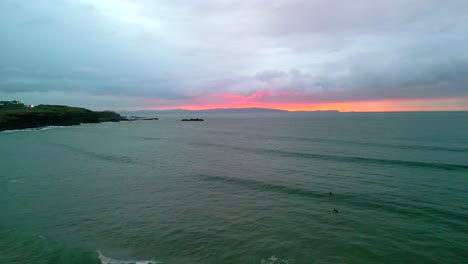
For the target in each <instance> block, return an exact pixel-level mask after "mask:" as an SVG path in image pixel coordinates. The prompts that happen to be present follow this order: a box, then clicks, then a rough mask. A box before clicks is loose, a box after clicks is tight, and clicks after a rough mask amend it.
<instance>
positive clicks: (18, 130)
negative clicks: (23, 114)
mask: <svg viewBox="0 0 468 264" xmlns="http://www.w3.org/2000/svg"><path fill="white" fill-rule="evenodd" d="M70 127H73V126H46V127H36V128H25V129H13V130H5V131H0V133H13V132H29V131H40V130H49V129H54V128H70Z"/></svg>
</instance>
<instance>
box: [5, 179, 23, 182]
mask: <svg viewBox="0 0 468 264" xmlns="http://www.w3.org/2000/svg"><path fill="white" fill-rule="evenodd" d="M8 183H23V181H22V180H19V179H14V180H9V181H8Z"/></svg>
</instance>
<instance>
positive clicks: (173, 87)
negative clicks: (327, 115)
mask: <svg viewBox="0 0 468 264" xmlns="http://www.w3.org/2000/svg"><path fill="white" fill-rule="evenodd" d="M467 32H468V1H466V0H450V1H441V0H379V1H375V0H350V1H342V0H249V1H239V0H236V1H234V0H217V1H215V0H211V1H207V0H191V1H183V0H35V1H17V0H1V1H0V36H1V41H0V100H14V99H17V100H21V101H23V102H24V103H26V104H65V105H73V106H82V107H88V108H91V109H97V110H98V109H111V110H123V109H128V110H138V109H177V108H184V109H208V108H238V107H268V108H277V109H285V110H331V109H336V110H340V111H452V110H463V111H468V45H467V43H468V34H467Z"/></svg>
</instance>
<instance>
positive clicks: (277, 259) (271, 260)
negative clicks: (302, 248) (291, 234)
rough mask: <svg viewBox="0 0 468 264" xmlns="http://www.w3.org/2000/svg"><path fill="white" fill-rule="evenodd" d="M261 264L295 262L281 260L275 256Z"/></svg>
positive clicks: (292, 261)
mask: <svg viewBox="0 0 468 264" xmlns="http://www.w3.org/2000/svg"><path fill="white" fill-rule="evenodd" d="M260 263H261V264H293V263H294V260H292V259H280V258H278V257H276V256H275V255H273V256H271V257H269V258H268V259H263V260H262V261H260Z"/></svg>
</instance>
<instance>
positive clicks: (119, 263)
mask: <svg viewBox="0 0 468 264" xmlns="http://www.w3.org/2000/svg"><path fill="white" fill-rule="evenodd" d="M97 253H98V255H99V259H100V260H101V262H102V264H157V263H162V262H158V261H154V260H138V261H136V260H118V259H113V258H110V257H106V256H104V255H103V254H102V253H101V252H100V251H97Z"/></svg>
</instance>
